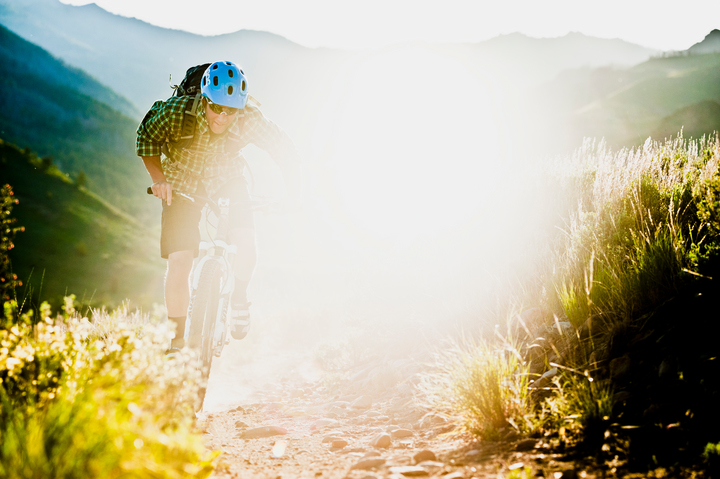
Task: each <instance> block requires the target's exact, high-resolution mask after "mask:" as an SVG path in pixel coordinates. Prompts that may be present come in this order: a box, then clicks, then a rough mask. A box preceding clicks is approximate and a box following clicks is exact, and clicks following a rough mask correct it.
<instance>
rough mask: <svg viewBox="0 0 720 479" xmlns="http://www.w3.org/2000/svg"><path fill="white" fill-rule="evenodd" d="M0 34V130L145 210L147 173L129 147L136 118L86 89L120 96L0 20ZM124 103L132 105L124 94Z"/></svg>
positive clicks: (106, 193)
mask: <svg viewBox="0 0 720 479" xmlns="http://www.w3.org/2000/svg"><path fill="white" fill-rule="evenodd" d="M0 38H1V39H2V48H0V88H2V90H3V92H4V94H3V95H2V96H0V110H1V111H2V112H3V114H2V115H0V132H1V135H2V137H3V138H4V139H5V140H7V141H9V142H12V143H15V144H17V145H20V146H21V147H30V148H31V149H33V150H34V151H37V152H38V154H39V155H40V156H52V157H53V159H54V162H55V164H56V165H57V166H58V167H59V168H60V169H61V170H62V171H63V172H64V173H67V174H69V175H70V176H71V177H73V178H75V177H76V176H77V175H78V174H79V172H80V171H83V172H84V173H85V175H87V178H88V181H87V186H88V188H89V189H90V190H91V191H93V192H95V193H96V194H98V195H100V196H102V197H103V198H105V199H106V200H108V201H111V202H112V203H113V204H114V205H116V206H117V207H118V208H120V209H122V210H123V211H125V212H127V213H130V214H132V215H135V216H141V217H143V218H148V217H149V216H151V213H149V212H147V210H146V206H147V204H146V203H143V200H144V199H145V198H144V197H143V193H144V191H143V186H144V185H145V183H146V181H147V173H146V172H145V170H144V168H143V166H142V162H140V161H139V160H138V158H137V157H136V156H135V152H134V142H135V129H136V127H137V122H136V121H135V120H132V119H130V118H129V117H128V116H125V115H123V114H122V113H120V112H118V111H117V110H115V109H114V108H112V107H111V106H109V105H108V104H106V103H102V102H100V101H98V100H97V99H95V98H93V97H92V96H89V95H88V94H86V93H85V92H88V91H95V92H100V93H102V95H106V96H108V97H110V98H111V99H112V98H114V99H115V100H117V101H120V100H121V99H120V97H119V96H117V95H116V94H114V93H113V92H111V91H110V90H108V89H107V88H106V87H104V86H102V85H100V84H99V83H97V82H96V81H94V80H93V79H92V78H90V77H89V76H87V75H86V74H84V73H82V72H79V71H77V70H76V69H72V68H70V67H68V66H67V65H64V64H63V63H62V62H61V61H59V60H57V59H56V58H53V57H52V56H51V55H49V54H48V53H47V52H45V51H44V50H42V49H41V48H39V47H37V46H35V45H32V44H30V43H29V42H27V41H25V40H23V39H22V38H20V37H18V36H17V35H15V34H14V33H12V32H10V31H9V30H7V29H5V28H4V27H1V26H0ZM18 72H22V75H19V73H18ZM102 95H101V96H102ZM110 103H113V104H115V103H116V102H113V101H110ZM121 103H122V102H121ZM121 106H122V105H121ZM125 109H126V110H128V111H132V107H131V106H130V105H129V104H127V103H126V102H125Z"/></svg>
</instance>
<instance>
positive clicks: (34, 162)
mask: <svg viewBox="0 0 720 479" xmlns="http://www.w3.org/2000/svg"><path fill="white" fill-rule="evenodd" d="M0 165H1V168H0V183H2V184H10V185H11V186H12V187H13V190H14V192H15V196H16V197H17V199H18V200H19V204H18V205H16V206H15V208H14V209H13V216H14V217H16V218H17V224H18V225H19V226H24V227H25V231H24V232H22V233H19V234H18V236H17V237H16V239H15V244H16V247H15V248H14V249H13V250H12V251H11V255H10V257H11V260H12V264H13V270H14V272H15V274H17V275H18V277H19V278H20V279H21V280H22V281H23V283H24V284H25V287H27V284H30V285H31V288H32V290H33V296H35V295H37V294H38V293H40V297H41V298H42V299H44V300H52V301H54V302H56V303H57V302H58V301H59V300H60V298H62V296H63V295H65V294H69V293H73V294H76V295H77V297H78V299H83V300H84V303H85V304H88V303H90V304H94V305H99V304H102V305H105V306H112V305H117V304H118V303H119V302H120V301H123V300H124V299H125V298H133V304H134V305H135V306H143V307H145V308H149V307H151V306H152V304H153V303H155V302H161V301H162V275H163V264H162V263H163V262H162V261H161V260H160V259H159V256H158V254H157V251H156V249H157V248H155V249H153V247H156V246H157V244H158V243H159V240H158V239H157V237H158V233H157V232H155V231H150V230H148V229H147V228H145V227H143V226H142V225H140V224H139V223H138V222H137V221H136V220H134V219H133V218H131V217H129V216H128V215H127V214H125V213H123V212H122V211H120V210H118V209H117V208H115V207H113V206H111V205H110V204H108V203H107V202H106V201H104V200H102V199H100V198H98V197H97V196H95V195H93V194H92V193H90V192H88V191H86V190H85V189H84V188H79V187H78V186H77V185H75V184H74V183H73V182H72V181H71V180H70V179H69V178H67V177H66V176H65V175H64V174H62V173H61V172H60V171H59V170H57V168H55V167H54V166H53V165H51V164H50V163H49V162H48V161H45V162H44V163H43V161H42V160H41V159H39V158H38V157H37V156H36V155H35V154H34V153H32V152H31V151H30V150H28V149H25V150H20V149H19V148H17V147H16V146H14V145H12V144H10V143H7V142H4V141H0ZM25 291H26V290H25V289H24V288H23V289H22V290H21V291H18V295H19V296H21V297H22V295H24V294H25Z"/></svg>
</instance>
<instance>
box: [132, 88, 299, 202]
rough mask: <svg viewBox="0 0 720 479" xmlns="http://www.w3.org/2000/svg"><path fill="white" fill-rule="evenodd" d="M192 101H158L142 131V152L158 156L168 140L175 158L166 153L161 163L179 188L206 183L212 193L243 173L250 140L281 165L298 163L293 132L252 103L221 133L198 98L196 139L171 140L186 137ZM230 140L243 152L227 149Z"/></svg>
mask: <svg viewBox="0 0 720 479" xmlns="http://www.w3.org/2000/svg"><path fill="white" fill-rule="evenodd" d="M187 101H188V99H187V97H173V98H170V99H169V100H167V101H156V102H155V103H154V104H153V106H152V108H150V111H149V112H148V114H147V115H146V116H145V118H144V119H143V121H142V123H140V126H139V127H138V129H137V141H136V144H135V149H136V152H137V155H138V156H158V155H160V154H161V153H162V147H163V145H165V144H167V146H168V152H169V153H170V156H169V157H168V156H163V158H162V162H161V164H162V169H163V173H164V174H165V178H166V179H167V181H168V183H170V184H171V185H172V186H173V189H175V190H178V191H182V192H185V193H195V192H196V191H197V189H198V186H199V184H200V182H202V184H203V185H204V187H205V191H206V192H207V194H208V195H210V196H212V195H214V194H215V193H217V191H218V190H219V189H220V188H221V187H222V186H223V185H224V184H225V183H226V182H227V181H228V180H230V179H232V178H238V177H240V176H242V174H243V168H244V167H245V158H243V156H242V148H244V147H245V146H247V145H248V144H250V143H252V144H254V145H256V146H258V147H260V148H262V149H263V150H265V151H267V152H268V153H269V154H270V156H271V157H272V158H273V159H274V160H275V161H278V163H279V164H280V166H298V163H299V155H298V153H297V150H296V149H295V145H294V144H293V142H292V140H291V139H290V137H289V136H288V135H287V133H285V132H284V131H283V130H282V129H281V128H280V127H279V126H277V125H276V124H275V123H273V122H272V121H270V120H268V119H267V118H265V116H264V115H263V114H262V112H261V111H260V110H259V109H258V108H257V107H256V106H254V105H251V104H250V103H248V104H247V105H246V106H245V108H244V109H243V110H241V112H240V113H238V115H237V116H236V118H235V120H234V121H233V123H232V124H231V125H230V126H229V127H228V129H227V130H225V132H224V133H222V134H220V135H215V134H212V133H211V131H210V127H209V126H208V122H207V117H206V116H205V109H204V108H203V107H202V102H198V106H197V116H196V118H197V122H196V126H195V136H194V139H193V142H192V144H191V145H189V146H188V147H187V148H182V149H180V148H175V147H174V146H173V144H172V143H167V142H168V141H178V140H179V139H180V135H181V130H182V119H183V110H184V108H186V102H187ZM190 101H191V102H192V99H191V100H190ZM191 104H192V103H191ZM228 140H230V141H232V142H233V143H236V144H239V148H240V151H238V152H237V153H227V152H225V143H226V141H228ZM288 163H289V164H288ZM292 163H295V164H292Z"/></svg>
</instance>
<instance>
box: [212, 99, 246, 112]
mask: <svg viewBox="0 0 720 479" xmlns="http://www.w3.org/2000/svg"><path fill="white" fill-rule="evenodd" d="M205 100H206V101H207V103H208V106H209V107H210V109H211V110H212V111H213V113H216V114H218V115H220V114H222V113H225V114H226V115H227V116H233V115H234V114H235V113H237V112H239V111H240V108H232V107H229V106H222V105H218V104H217V103H213V102H211V101H210V100H208V99H207V98H206V99H205Z"/></svg>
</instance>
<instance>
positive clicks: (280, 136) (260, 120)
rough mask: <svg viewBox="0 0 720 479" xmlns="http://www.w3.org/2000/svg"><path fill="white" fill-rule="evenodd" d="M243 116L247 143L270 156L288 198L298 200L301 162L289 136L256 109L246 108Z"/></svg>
mask: <svg viewBox="0 0 720 479" xmlns="http://www.w3.org/2000/svg"><path fill="white" fill-rule="evenodd" d="M245 114H246V117H247V119H246V127H247V132H246V133H247V135H248V141H249V142H250V143H253V144H254V145H256V146H258V147H260V148H262V149H263V150H265V151H266V152H268V153H269V154H270V156H271V157H272V159H273V160H274V161H275V162H276V163H277V164H278V166H280V168H281V170H282V172H283V177H284V179H285V186H286V187H287V189H288V194H289V196H290V197H292V198H293V199H296V200H299V199H300V197H301V194H302V161H301V158H300V154H299V153H298V150H297V148H296V147H295V143H294V142H293V141H292V139H291V138H290V135H288V134H287V133H286V132H285V131H284V130H283V129H282V128H280V127H279V126H278V125H277V124H275V123H274V122H273V121H271V120H269V119H267V118H266V117H265V115H263V114H262V112H261V111H260V109H258V108H255V107H252V106H250V107H246V112H245Z"/></svg>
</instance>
